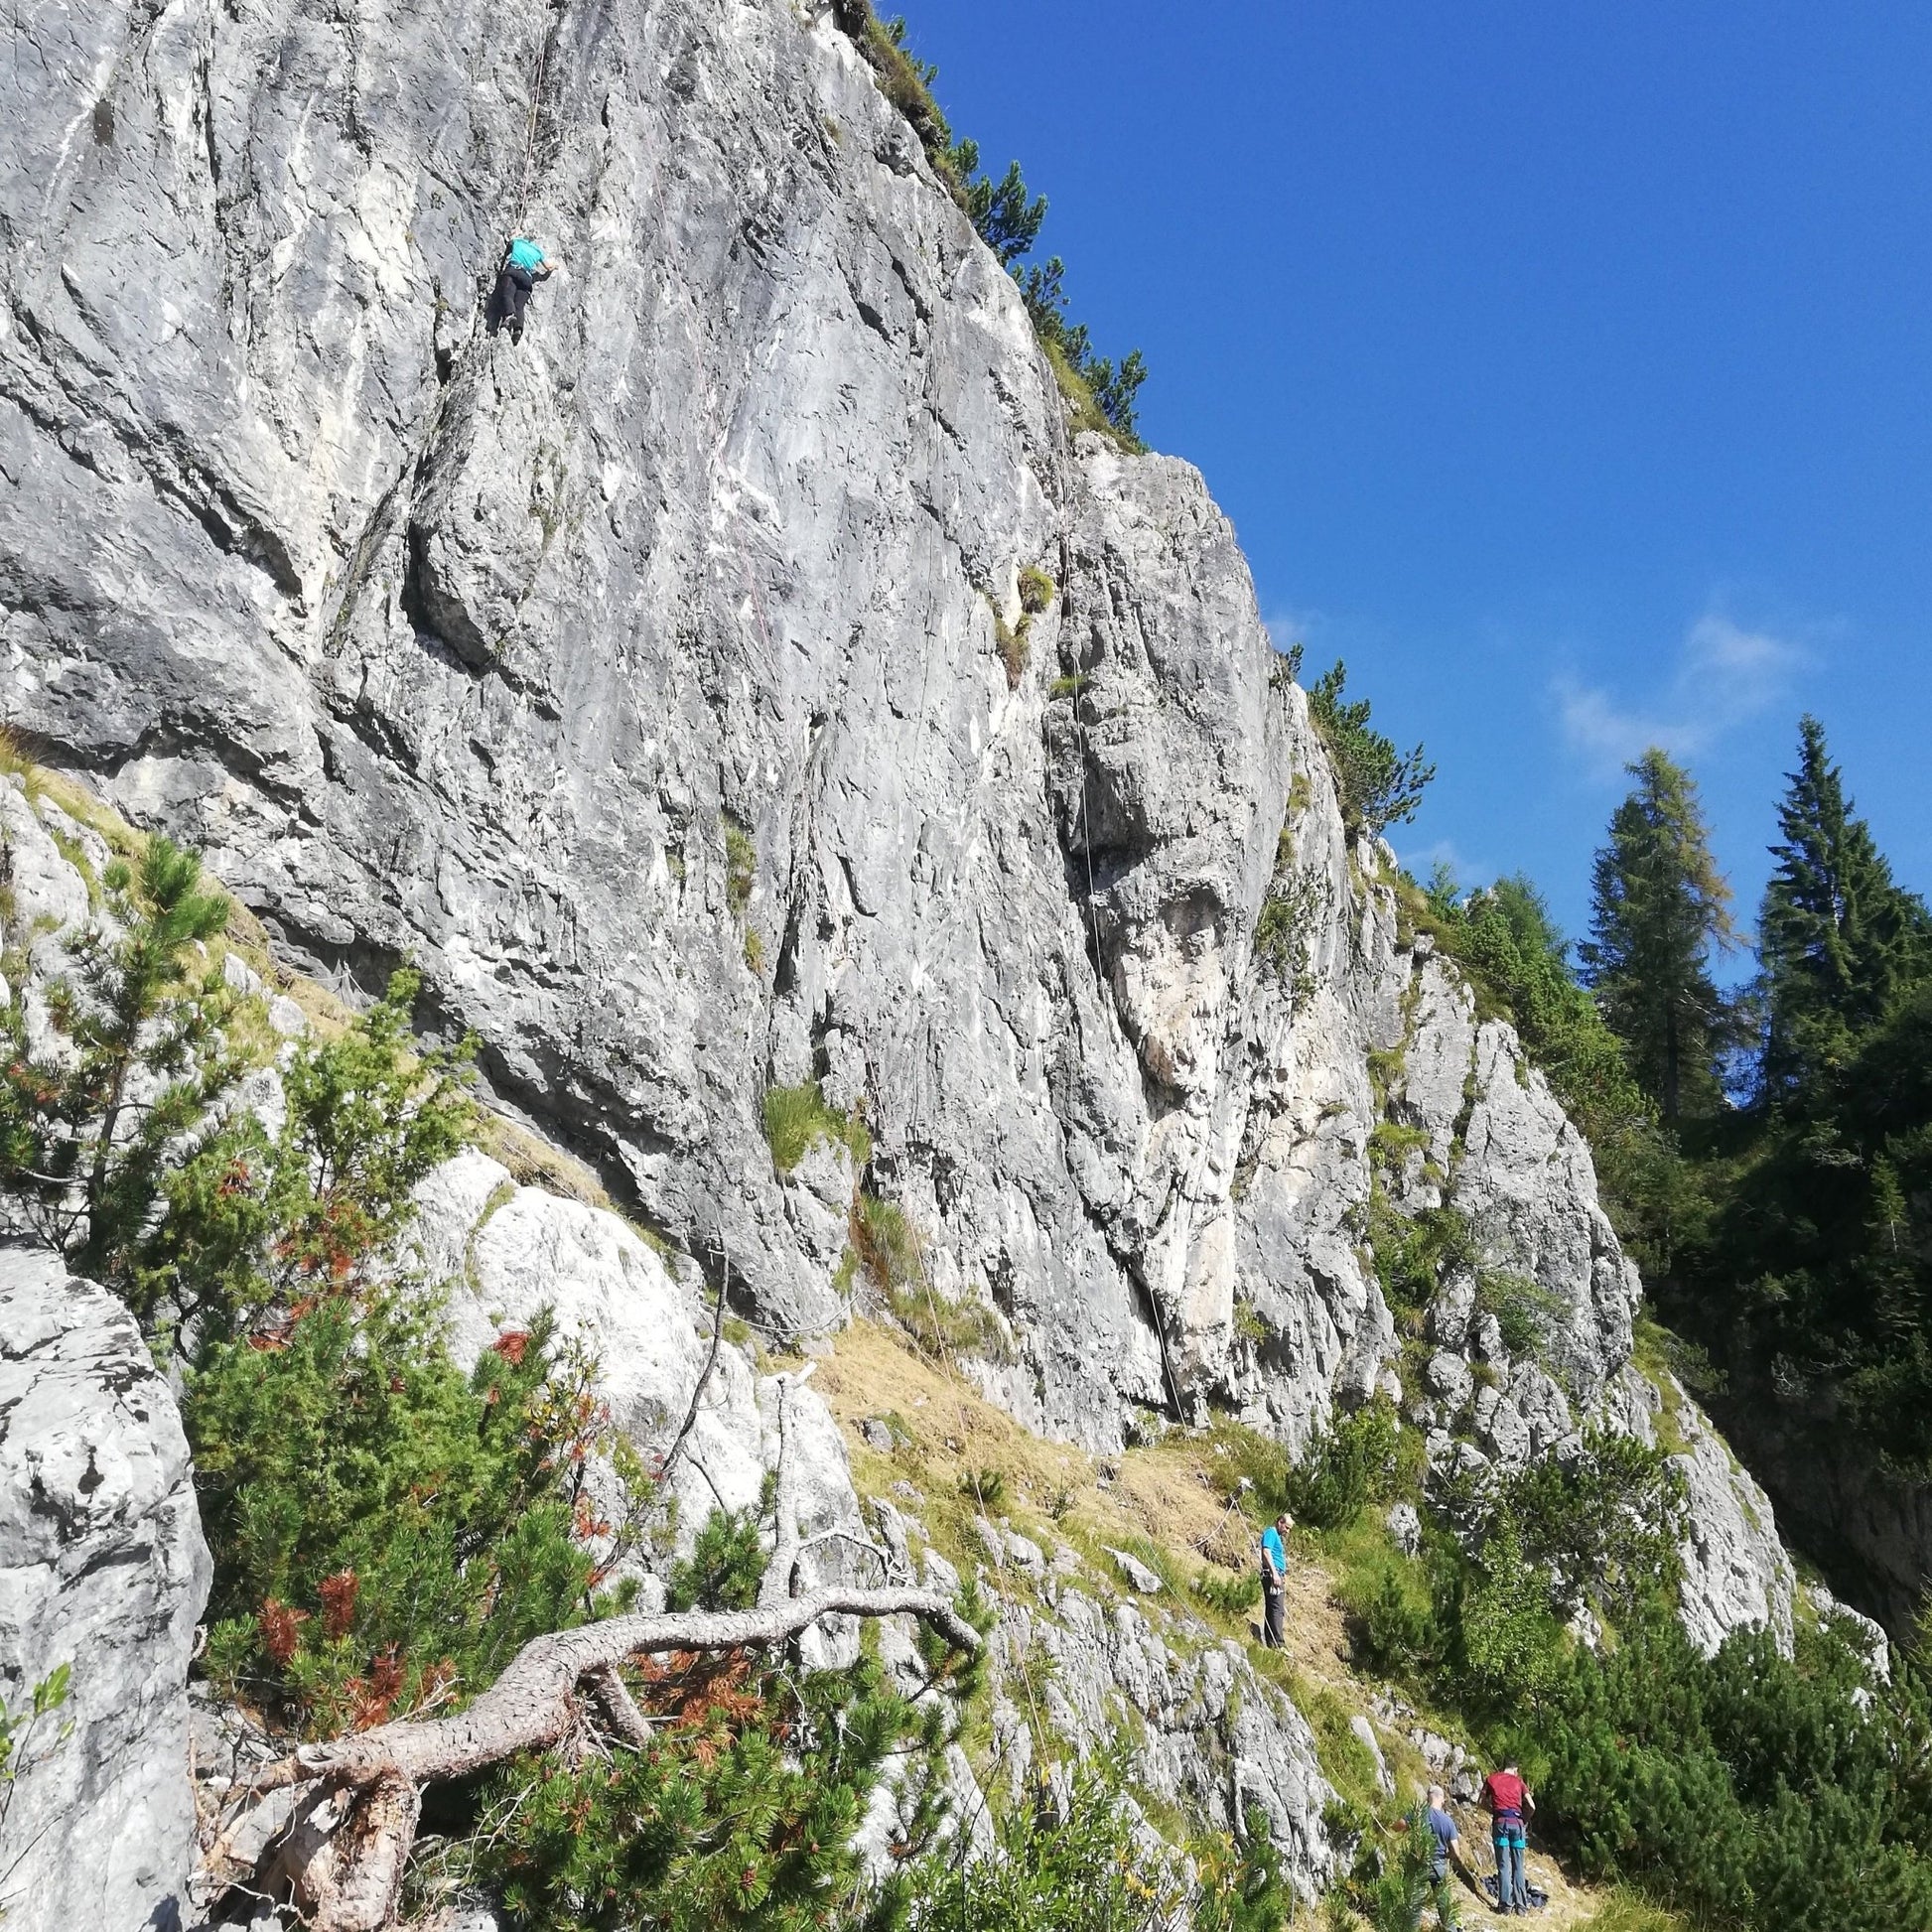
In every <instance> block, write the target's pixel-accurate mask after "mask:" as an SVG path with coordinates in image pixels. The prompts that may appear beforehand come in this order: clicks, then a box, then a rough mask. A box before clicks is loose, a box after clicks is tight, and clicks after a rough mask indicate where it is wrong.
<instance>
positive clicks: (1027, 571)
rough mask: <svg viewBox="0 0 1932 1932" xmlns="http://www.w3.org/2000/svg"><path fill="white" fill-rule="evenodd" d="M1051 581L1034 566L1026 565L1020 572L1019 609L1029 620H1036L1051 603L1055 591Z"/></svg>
mask: <svg viewBox="0 0 1932 1932" xmlns="http://www.w3.org/2000/svg"><path fill="white" fill-rule="evenodd" d="M1055 588H1056V587H1055V585H1054V583H1053V580H1052V579H1051V578H1050V577H1048V576H1047V574H1046V573H1045V572H1044V571H1043V570H1041V569H1040V568H1039V567H1038V566H1037V565H1035V564H1028V565H1026V566H1025V567H1024V568H1023V569H1022V570H1021V572H1020V608H1021V610H1023V611H1024V612H1026V614H1027V615H1028V617H1030V618H1036V617H1038V616H1039V614H1040V613H1041V612H1042V611H1044V610H1045V609H1046V607H1047V606H1048V605H1049V604H1051V603H1052V601H1053V593H1054V590H1055Z"/></svg>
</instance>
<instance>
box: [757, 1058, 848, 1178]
mask: <svg viewBox="0 0 1932 1932" xmlns="http://www.w3.org/2000/svg"><path fill="white" fill-rule="evenodd" d="M763 1112H764V1139H765V1144H766V1145H767V1146H768V1147H769V1148H770V1150H771V1161H772V1165H773V1166H774V1167H775V1168H776V1169H777V1170H778V1172H779V1173H790V1172H791V1171H792V1169H794V1168H795V1167H797V1165H798V1164H799V1162H801V1161H802V1160H803V1159H804V1158H805V1156H806V1155H807V1154H808V1153H810V1152H811V1150H812V1147H813V1145H814V1144H815V1143H817V1142H819V1141H829V1142H832V1143H834V1144H835V1145H837V1146H839V1147H843V1148H844V1149H845V1150H846V1151H847V1153H849V1154H850V1155H851V1156H852V1165H853V1166H854V1167H855V1168H858V1169H861V1170H863V1169H864V1168H865V1166H866V1164H867V1162H869V1161H870V1160H871V1159H872V1136H871V1135H870V1134H869V1133H867V1131H866V1126H865V1122H864V1121H862V1120H861V1119H860V1118H859V1117H858V1116H857V1115H856V1114H841V1113H838V1112H836V1111H835V1110H834V1109H833V1108H831V1107H828V1106H827V1105H826V1104H825V1096H824V1093H823V1092H822V1091H821V1090H820V1088H819V1085H818V1082H817V1081H816V1080H807V1081H804V1082H802V1083H801V1084H800V1085H798V1086H795V1087H767V1088H766V1089H765V1094H764V1108H763Z"/></svg>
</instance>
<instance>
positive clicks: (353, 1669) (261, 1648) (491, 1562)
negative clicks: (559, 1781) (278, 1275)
mask: <svg viewBox="0 0 1932 1932" xmlns="http://www.w3.org/2000/svg"><path fill="white" fill-rule="evenodd" d="M260 1340H261V1337H259V1336H255V1337H251V1338H250V1339H249V1340H245V1341H229V1342H223V1343H220V1344H218V1345H217V1346H216V1347H214V1348H213V1349H212V1350H210V1351H209V1353H208V1356H207V1361H206V1363H205V1364H204V1365H203V1366H202V1367H201V1368H199V1369H198V1370H196V1371H195V1372H194V1374H193V1375H192V1376H191V1378H190V1380H189V1383H188V1389H187V1395H186V1399H185V1401H184V1404H183V1417H184V1421H185V1423H186V1425H187V1430H188V1438H189V1443H190V1445H191V1447H192V1449H193V1450H194V1454H195V1467H196V1476H197V1488H198V1490H199V1493H200V1497H201V1504H202V1520H203V1525H204V1527H205V1529H206V1531H207V1539H208V1544H209V1547H210V1549H211V1550H212V1551H213V1554H214V1566H215V1570H214V1587H213V1591H212V1594H211V1595H210V1597H209V1600H208V1609H207V1621H208V1643H207V1665H206V1668H207V1673H208V1675H209V1677H210V1678H211V1679H213V1680H214V1682H215V1683H216V1684H217V1685H218V1686H219V1687H220V1688H221V1689H222V1691H223V1692H224V1694H226V1695H229V1696H241V1697H245V1698H246V1700H247V1701H248V1702H249V1703H251V1704H254V1705H257V1706H265V1707H266V1708H268V1709H269V1710H271V1711H272V1712H274V1713H275V1714H276V1716H277V1717H278V1719H279V1720H280V1721H281V1722H283V1723H285V1724H287V1725H290V1726H292V1727H293V1728H295V1729H297V1730H299V1731H301V1732H302V1733H304V1734H306V1735H313V1736H331V1735H335V1734H338V1733H339V1732H341V1731H343V1730H345V1729H348V1728H351V1727H356V1726H362V1725H368V1724H371V1723H379V1722H382V1721H383V1720H385V1719H386V1718H388V1717H390V1716H393V1715H401V1714H403V1713H405V1712H407V1711H410V1710H412V1709H414V1708H416V1707H417V1706H418V1705H420V1704H421V1703H423V1702H424V1701H425V1700H426V1699H428V1698H430V1697H432V1696H434V1697H437V1698H440V1699H448V1698H450V1697H452V1696H455V1697H458V1698H467V1697H471V1696H474V1695H475V1694H476V1693H477V1692H478V1691H480V1690H482V1689H483V1688H484V1687H485V1686H486V1685H487V1684H488V1683H489V1682H490V1681H491V1680H492V1679H493V1678H494V1677H495V1675H496V1673H497V1672H498V1671H499V1670H500V1669H501V1668H502V1667H503V1665H504V1664H505V1663H506V1662H507V1661H508V1660H509V1658H510V1657H511V1656H512V1655H514V1653H515V1651H516V1650H517V1648H518V1647H519V1646H520V1645H522V1644H523V1643H524V1642H526V1641H527V1640H528V1639H529V1638H531V1637H534V1636H539V1635H541V1634H542V1633H543V1632H544V1631H546V1630H551V1629H558V1628H562V1627H565V1626H567V1625H569V1624H571V1623H574V1622H577V1621H579V1620H580V1619H581V1618H582V1617H583V1616H584V1615H585V1614H586V1613H587V1612H588V1610H589V1609H590V1607H591V1603H592V1597H593V1592H594V1590H595V1588H596V1587H597V1585H598V1583H599V1581H600V1577H601V1569H600V1564H599V1561H598V1560H597V1559H596V1558H594V1557H593V1555H592V1553H591V1550H590V1549H589V1548H588V1547H587V1545H588V1543H589V1541H590V1540H591V1539H592V1538H594V1537H595V1538H600V1539H603V1540H604V1541H605V1543H606V1546H607V1547H609V1543H610V1540H611V1539H613V1538H615V1539H616V1540H617V1542H618V1544H619V1545H621V1546H624V1547H628V1545H629V1543H630V1540H631V1538H632V1535H633V1533H634V1529H635V1522H634V1521H633V1520H629V1519H627V1520H626V1521H624V1522H622V1523H611V1522H607V1521H603V1520H600V1518H599V1516H598V1514H597V1512H596V1510H595V1508H594V1506H593V1503H592V1500H591V1496H590V1492H589V1491H588V1490H587V1489H586V1487H585V1480H586V1473H585V1472H586V1459H587V1456H588V1454H589V1452H590V1451H591V1450H592V1449H602V1450H604V1451H606V1452H610V1453H615V1454H617V1455H618V1456H619V1466H620V1468H621V1469H623V1470H626V1471H627V1472H628V1474H629V1475H630V1477H631V1479H632V1480H633V1481H634V1483H635V1484H636V1489H635V1491H634V1492H633V1498H632V1499H633V1501H634V1503H635V1506H636V1512H637V1515H638V1516H641V1511H642V1507H643V1500H644V1496H643V1484H642V1480H641V1475H640V1474H639V1472H638V1471H637V1469H636V1465H635V1459H634V1456H625V1455H624V1453H623V1450H622V1449H621V1445H620V1442H619V1440H618V1439H617V1438H616V1437H615V1436H614V1434H613V1433H612V1432H611V1431H610V1429H609V1426H608V1422H607V1421H606V1419H605V1417H604V1416H603V1413H602V1410H601V1408H600V1405H599V1404H598V1403H597V1401H596V1400H595V1398H594V1397H593V1396H592V1394H591V1388H592V1381H593V1369H592V1365H591V1364H590V1363H589V1362H588V1361H587V1360H585V1359H584V1358H583V1357H582V1356H581V1355H579V1354H577V1353H575V1352H573V1351H571V1350H568V1349H560V1348H558V1347H557V1346H556V1345H555V1344H554V1342H553V1338H552V1332H551V1328H550V1324H549V1322H548V1319H547V1318H545V1319H541V1320H539V1321H538V1322H536V1323H534V1324H533V1325H532V1327H531V1329H530V1330H529V1332H527V1333H522V1334H506V1335H505V1336H503V1337H502V1338H501V1339H500V1340H499V1341H498V1343H497V1344H496V1346H495V1347H493V1348H490V1349H486V1350H484V1352H483V1355H482V1357H481V1358H480V1359H479V1361H478V1364H477V1368H476V1370H475V1372H474V1374H472V1375H470V1376H467V1377H466V1376H464V1375H461V1374H459V1373H458V1371H457V1370H456V1368H455V1367H454V1366H453V1365H452V1364H451V1362H450V1360H449V1358H448V1356H447V1355H446V1354H445V1352H444V1350H443V1347H442V1343H441V1339H440V1336H439V1334H438V1331H437V1325H436V1321H435V1318H434V1315H433V1313H432V1312H431V1311H429V1310H428V1309H426V1308H425V1306H424V1305H423V1302H422V1300H421V1296H420V1291H419V1290H411V1289H410V1288H408V1287H405V1288H404V1289H403V1290H402V1291H401V1292H399V1293H389V1292H382V1293H374V1294H370V1295H367V1296H363V1297H354V1296H349V1295H331V1296H325V1297H323V1298H322V1299H320V1300H319V1301H318V1302H316V1303H315V1305H314V1306H312V1307H310V1308H308V1309H306V1310H303V1311H299V1312H298V1313H296V1314H295V1315H294V1316H293V1317H292V1318H291V1319H290V1321H289V1323H288V1325H287V1326H286V1328H285V1329H284V1330H283V1331H282V1332H281V1333H280V1334H279V1335H278V1336H276V1337H275V1338H274V1339H273V1341H272V1343H271V1345H268V1346H260V1345H255V1344H257V1343H259V1342H260Z"/></svg>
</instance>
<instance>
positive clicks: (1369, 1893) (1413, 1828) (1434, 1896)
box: [1347, 1804, 1454, 1932]
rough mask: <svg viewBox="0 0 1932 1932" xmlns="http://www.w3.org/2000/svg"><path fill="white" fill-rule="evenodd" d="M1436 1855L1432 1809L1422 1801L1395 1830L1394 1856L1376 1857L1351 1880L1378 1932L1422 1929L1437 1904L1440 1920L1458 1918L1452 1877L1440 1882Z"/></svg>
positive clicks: (1355, 1898) (1357, 1901)
mask: <svg viewBox="0 0 1932 1932" xmlns="http://www.w3.org/2000/svg"><path fill="white" fill-rule="evenodd" d="M1435 1860H1436V1840H1435V1838H1434V1836H1433V1835H1432V1833H1431V1832H1430V1829H1429V1809H1428V1807H1427V1806H1426V1805H1421V1804H1418V1805H1417V1806H1415V1807H1414V1809H1413V1810H1411V1812H1410V1813H1409V1815H1408V1817H1407V1818H1406V1819H1404V1820H1403V1821H1402V1825H1401V1828H1400V1829H1399V1831H1398V1832H1397V1834H1396V1837H1395V1856H1394V1857H1393V1858H1382V1857H1376V1856H1371V1858H1369V1859H1368V1860H1366V1861H1364V1862H1363V1864H1362V1865H1361V1866H1360V1867H1358V1869H1357V1871H1356V1873H1355V1874H1354V1875H1353V1876H1352V1877H1351V1879H1350V1881H1349V1884H1348V1887H1347V1889H1348V1895H1349V1898H1350V1901H1351V1902H1352V1903H1353V1904H1354V1906H1355V1909H1356V1910H1357V1911H1359V1912H1360V1913H1361V1915H1362V1916H1363V1917H1364V1918H1365V1919H1367V1921H1368V1922H1369V1925H1370V1926H1371V1927H1372V1928H1373V1932H1417V1928H1418V1927H1419V1926H1420V1925H1421V1924H1422V1922H1423V1917H1424V1914H1425V1913H1426V1912H1427V1911H1428V1910H1429V1909H1430V1907H1431V1906H1432V1905H1434V1906H1435V1907H1436V1910H1437V1914H1438V1922H1439V1924H1444V1925H1452V1924H1453V1923H1454V1905H1453V1901H1452V1899H1451V1896H1450V1893H1449V1881H1448V1880H1447V1879H1445V1880H1443V1881H1442V1882H1441V1883H1440V1884H1439V1883H1438V1882H1437V1880H1436V1878H1435V1877H1434V1876H1433V1873H1432V1867H1433V1866H1434V1864H1435Z"/></svg>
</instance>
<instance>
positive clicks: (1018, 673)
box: [987, 598, 1032, 691]
mask: <svg viewBox="0 0 1932 1932" xmlns="http://www.w3.org/2000/svg"><path fill="white" fill-rule="evenodd" d="M987 602H988V606H989V608H990V609H991V611H992V613H993V642H994V644H995V646H996V647H997V649H998V650H999V653H1000V662H1001V663H1002V664H1004V665H1005V666H1006V673H1007V689H1008V690H1009V691H1017V690H1019V689H1020V680H1021V679H1022V678H1023V677H1025V676H1026V675H1027V664H1028V661H1029V659H1030V657H1031V655H1032V652H1031V648H1030V646H1029V644H1028V640H1027V633H1028V620H1027V619H1026V618H1025V617H1024V616H1023V617H1022V618H1021V620H1020V625H1019V628H1018V629H1016V628H1015V627H1014V626H1013V625H1012V624H1010V623H1008V622H1007V621H1006V617H1005V615H1004V614H1003V613H1002V611H1001V610H1000V607H999V606H998V605H997V604H994V603H993V602H992V600H991V599H990V598H989V599H988V600H987Z"/></svg>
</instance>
